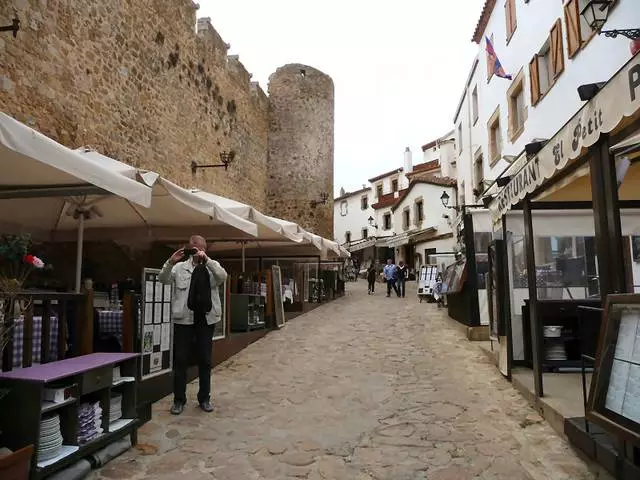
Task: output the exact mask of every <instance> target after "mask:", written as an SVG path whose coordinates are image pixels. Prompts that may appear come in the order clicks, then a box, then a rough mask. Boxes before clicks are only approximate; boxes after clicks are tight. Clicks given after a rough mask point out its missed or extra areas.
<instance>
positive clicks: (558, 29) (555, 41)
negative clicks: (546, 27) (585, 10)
mask: <svg viewBox="0 0 640 480" xmlns="http://www.w3.org/2000/svg"><path fill="white" fill-rule="evenodd" d="M551 65H552V67H553V78H556V77H557V76H558V75H560V74H561V73H562V72H563V70H564V48H563V43H562V22H561V21H560V19H558V20H557V21H556V23H555V25H554V26H553V28H552V29H551Z"/></svg>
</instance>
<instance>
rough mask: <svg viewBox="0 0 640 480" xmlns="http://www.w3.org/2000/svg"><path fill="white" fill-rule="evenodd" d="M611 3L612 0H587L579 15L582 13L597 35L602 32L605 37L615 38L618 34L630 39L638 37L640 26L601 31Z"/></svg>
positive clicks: (639, 35)
mask: <svg viewBox="0 0 640 480" xmlns="http://www.w3.org/2000/svg"><path fill="white" fill-rule="evenodd" d="M612 4H613V1H612V0H589V1H588V2H587V3H586V5H585V6H584V8H583V9H582V10H581V11H580V15H582V17H583V18H584V19H585V21H586V22H587V24H588V25H589V26H590V27H591V29H592V30H593V31H594V32H598V35H600V34H604V36H605V37H610V38H616V37H617V36H618V35H622V36H623V37H627V38H629V39H630V40H637V39H639V38H640V28H628V29H623V30H605V31H602V27H603V26H604V24H605V23H606V22H607V18H609V7H611V5H612Z"/></svg>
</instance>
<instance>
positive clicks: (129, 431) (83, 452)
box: [0, 353, 140, 480]
mask: <svg viewBox="0 0 640 480" xmlns="http://www.w3.org/2000/svg"><path fill="white" fill-rule="evenodd" d="M115 367H120V371H121V374H122V376H126V377H133V381H131V380H129V379H128V381H125V382H120V383H117V384H116V385H114V381H113V369H114V368H115ZM137 371H138V354H135V353H134V354H132V353H94V354H90V355H84V356H81V357H75V358H70V359H66V360H61V361H58V362H51V363H47V364H42V365H37V366H34V367H30V368H23V369H18V370H13V371H11V372H5V373H2V374H0V389H7V390H8V392H9V393H8V394H7V395H6V396H5V397H4V398H3V399H2V400H1V401H0V407H1V408H0V431H1V432H2V437H0V443H1V444H3V445H6V446H7V447H9V448H10V449H12V450H14V451H15V450H19V449H21V448H24V447H27V446H29V445H33V447H34V449H35V450H34V454H33V457H32V464H31V474H30V478H31V479H32V480H39V479H41V478H45V477H47V476H49V475H51V474H53V473H55V472H57V471H59V470H61V469H63V468H64V467H66V466H68V465H71V464H73V463H74V462H76V461H78V460H80V459H82V458H84V457H86V456H88V455H90V454H92V453H94V452H96V451H98V450H100V449H102V448H104V447H105V446H107V445H109V444H110V443H112V442H114V441H117V440H119V439H121V438H122V437H124V436H126V435H131V436H132V443H134V442H133V440H134V437H135V431H136V429H137V427H138V425H139V423H140V422H139V420H138V418H137V414H136V395H137V387H138V382H137V377H136V373H137ZM63 386H64V387H73V392H74V393H73V395H72V397H71V398H67V399H65V400H64V401H62V402H59V403H57V404H53V403H52V402H44V390H45V388H54V387H63ZM114 391H115V392H118V393H121V394H122V421H115V422H114V423H113V424H110V423H109V405H110V400H111V394H112V392H114ZM95 401H99V402H100V405H101V408H102V428H103V429H104V432H103V433H102V434H101V435H99V436H98V437H96V438H94V439H93V440H91V441H89V442H87V443H84V444H82V445H79V443H78V411H79V408H80V406H81V405H82V404H83V403H85V402H95ZM43 405H44V406H43ZM17 411H19V412H20V415H16V414H15V412H17ZM53 414H59V416H60V430H61V433H62V437H63V450H62V452H61V454H60V455H59V456H58V457H56V458H55V459H53V460H50V461H46V462H38V447H39V445H38V442H39V437H40V421H41V419H42V417H43V416H50V415H53Z"/></svg>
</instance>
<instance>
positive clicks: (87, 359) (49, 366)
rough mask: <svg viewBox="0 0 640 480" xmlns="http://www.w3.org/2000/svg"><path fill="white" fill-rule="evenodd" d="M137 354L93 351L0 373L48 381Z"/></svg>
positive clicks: (5, 375)
mask: <svg viewBox="0 0 640 480" xmlns="http://www.w3.org/2000/svg"><path fill="white" fill-rule="evenodd" d="M137 356H138V354H137V353H92V354H90V355H83V356H81V357H75V358H67V359H65V360H60V361H57V362H50V363H43V364H42V365H36V366H33V367H28V368H19V369H16V370H12V371H10V372H2V373H0V379H12V380H29V381H34V382H43V383H47V382H52V381H54V380H58V379H60V378H64V377H71V376H73V375H77V374H79V373H83V372H86V371H88V370H92V369H94V368H98V367H104V366H106V365H114V364H116V363H120V362H122V361H124V360H129V359H131V358H135V357H137Z"/></svg>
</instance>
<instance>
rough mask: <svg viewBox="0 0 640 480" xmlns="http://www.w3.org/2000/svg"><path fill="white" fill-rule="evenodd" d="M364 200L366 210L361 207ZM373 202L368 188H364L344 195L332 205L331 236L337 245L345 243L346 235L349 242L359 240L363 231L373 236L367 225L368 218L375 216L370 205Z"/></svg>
mask: <svg viewBox="0 0 640 480" xmlns="http://www.w3.org/2000/svg"><path fill="white" fill-rule="evenodd" d="M364 198H366V199H367V201H366V208H364V209H363V208H362V207H363V203H362V202H363V199H364ZM374 202H375V200H374V198H373V195H372V193H371V189H370V188H365V189H362V190H359V191H357V192H353V193H346V194H345V195H343V196H341V197H338V198H336V199H335V200H334V203H333V209H334V212H333V236H334V240H335V241H336V242H338V244H340V245H342V244H344V243H346V242H347V240H348V239H347V233H349V234H350V240H351V242H354V241H357V240H360V239H361V238H362V237H363V233H364V232H363V231H364V230H366V231H367V235H369V236H373V235H375V230H374V229H373V228H371V226H370V225H369V220H368V219H369V217H371V216H374V215H375V211H374V210H373V208H371V205H372V204H373V203H374Z"/></svg>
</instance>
